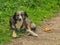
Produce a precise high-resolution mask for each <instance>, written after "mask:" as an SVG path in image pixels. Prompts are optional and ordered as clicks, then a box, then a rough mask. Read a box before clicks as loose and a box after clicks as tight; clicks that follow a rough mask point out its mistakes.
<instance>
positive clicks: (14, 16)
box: [13, 12, 16, 20]
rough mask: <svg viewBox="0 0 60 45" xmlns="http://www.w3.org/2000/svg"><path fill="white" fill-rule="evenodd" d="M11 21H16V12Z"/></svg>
mask: <svg viewBox="0 0 60 45" xmlns="http://www.w3.org/2000/svg"><path fill="white" fill-rule="evenodd" d="M13 19H14V20H15V19H16V12H15V13H14V15H13Z"/></svg>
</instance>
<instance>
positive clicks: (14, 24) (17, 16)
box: [10, 11, 38, 37]
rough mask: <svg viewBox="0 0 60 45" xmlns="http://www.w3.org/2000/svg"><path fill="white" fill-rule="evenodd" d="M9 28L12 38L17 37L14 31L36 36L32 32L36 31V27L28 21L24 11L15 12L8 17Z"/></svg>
mask: <svg viewBox="0 0 60 45" xmlns="http://www.w3.org/2000/svg"><path fill="white" fill-rule="evenodd" d="M10 27H11V30H12V37H17V34H16V30H20V29H24V30H26V31H27V32H29V33H30V34H31V35H33V36H38V35H37V34H36V33H35V32H34V31H33V30H36V25H35V24H34V23H33V22H32V21H31V20H29V19H28V15H27V13H26V12H25V11H17V12H15V13H14V14H13V15H12V16H11V17H10Z"/></svg>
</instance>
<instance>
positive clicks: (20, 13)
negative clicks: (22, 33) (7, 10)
mask: <svg viewBox="0 0 60 45" xmlns="http://www.w3.org/2000/svg"><path fill="white" fill-rule="evenodd" d="M26 17H28V15H27V13H26V12H24V11H17V12H15V13H14V15H13V18H14V19H16V20H19V21H21V20H24V19H25V18H26Z"/></svg>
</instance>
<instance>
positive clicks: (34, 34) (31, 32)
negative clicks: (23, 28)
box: [27, 30, 38, 37]
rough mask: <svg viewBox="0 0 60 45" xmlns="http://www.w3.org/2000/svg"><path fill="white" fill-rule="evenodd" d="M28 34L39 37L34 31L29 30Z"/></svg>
mask: <svg viewBox="0 0 60 45" xmlns="http://www.w3.org/2000/svg"><path fill="white" fill-rule="evenodd" d="M27 32H29V33H30V34H32V35H33V36H36V37H38V35H37V34H36V33H34V32H33V31H31V30H27Z"/></svg>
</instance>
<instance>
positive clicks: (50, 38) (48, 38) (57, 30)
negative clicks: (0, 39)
mask: <svg viewBox="0 0 60 45" xmlns="http://www.w3.org/2000/svg"><path fill="white" fill-rule="evenodd" d="M46 27H47V28H51V31H49V32H44V30H43V29H44V28H46ZM36 33H37V34H38V35H39V36H38V37H33V36H27V35H25V36H22V37H20V38H17V39H13V40H12V42H11V43H8V44H6V45H60V14H58V15H57V17H54V18H52V19H48V20H44V21H43V24H42V25H41V26H38V27H37V31H36Z"/></svg>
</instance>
